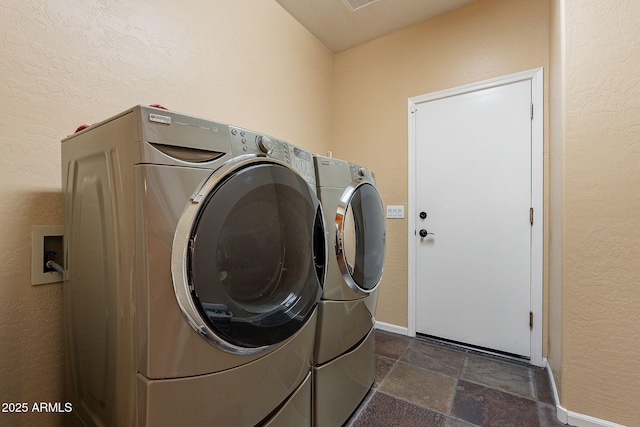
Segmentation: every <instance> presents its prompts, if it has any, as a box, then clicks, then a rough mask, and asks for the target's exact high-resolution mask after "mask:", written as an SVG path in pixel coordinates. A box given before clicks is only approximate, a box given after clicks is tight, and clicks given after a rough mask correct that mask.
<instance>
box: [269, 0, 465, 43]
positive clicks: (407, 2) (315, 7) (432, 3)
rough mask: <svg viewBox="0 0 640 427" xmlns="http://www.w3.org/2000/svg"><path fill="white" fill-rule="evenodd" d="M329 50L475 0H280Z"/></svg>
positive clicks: (393, 29) (371, 37)
mask: <svg viewBox="0 0 640 427" xmlns="http://www.w3.org/2000/svg"><path fill="white" fill-rule="evenodd" d="M276 1H277V2H278V3H279V4H280V5H281V6H282V7H283V8H284V9H285V10H286V11H287V12H289V13H290V14H291V15H292V16H293V17H294V18H295V19H297V20H298V21H299V22H300V23H301V24H302V25H303V26H304V27H305V28H306V29H307V30H309V31H310V32H311V33H312V34H313V35H314V36H316V37H317V38H318V40H320V41H321V42H322V43H323V44H324V45H325V46H326V47H327V48H329V50H331V51H332V52H334V53H338V52H341V51H343V50H345V49H349V48H350V47H353V46H356V45H358V44H360V43H364V42H366V41H369V40H373V39H375V38H377V37H380V36H383V35H385V34H389V33H392V32H394V31H397V30H399V29H401V28H405V27H408V26H410V25H413V24H417V23H419V22H422V21H425V20H427V19H429V18H432V17H434V16H437V15H441V14H443V13H445V12H448V11H450V10H453V9H457V8H459V7H461V6H464V5H466V4H469V3H471V2H473V1H474V0H276Z"/></svg>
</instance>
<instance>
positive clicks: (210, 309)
mask: <svg viewBox="0 0 640 427" xmlns="http://www.w3.org/2000/svg"><path fill="white" fill-rule="evenodd" d="M200 198H201V200H198V199H200ZM325 245H326V243H325V234H324V222H323V216H322V211H321V207H320V203H319V201H318V199H317V197H316V195H315V193H314V192H313V191H312V190H311V187H310V186H309V185H308V184H307V182H306V181H304V179H302V177H300V175H298V174H297V173H296V172H294V171H293V170H292V169H290V168H289V167H288V166H287V165H285V164H283V163H280V162H276V161H272V160H265V159H261V160H256V159H253V160H250V161H244V162H241V164H240V165H235V166H230V167H227V168H223V170H219V171H216V172H214V173H213V174H212V176H211V177H210V178H209V180H208V181H207V183H205V185H204V186H203V187H202V190H201V191H200V194H198V195H196V197H194V199H193V203H192V204H191V206H188V207H187V209H186V210H185V212H184V213H183V216H182V217H181V219H180V221H179V224H178V227H177V230H176V237H175V241H174V247H173V254H172V257H173V259H172V272H173V276H174V288H175V290H176V296H177V298H178V302H179V304H180V306H181V308H182V311H183V312H184V313H185V315H186V316H187V319H188V320H189V322H190V323H191V325H192V326H193V327H194V328H195V329H196V330H197V331H198V332H200V333H201V334H202V335H204V337H205V338H207V339H208V340H209V341H210V342H211V343H213V344H214V345H216V346H218V347H220V348H222V349H224V350H226V351H230V352H233V353H238V354H251V353H256V352H259V351H262V350H264V349H266V348H268V347H270V346H272V345H275V344H277V343H279V342H282V341H284V340H286V339H287V338H289V337H291V336H292V335H293V334H295V333H296V331H298V330H299V329H300V328H301V327H302V326H303V325H304V324H305V323H306V322H307V320H308V319H309V317H310V316H311V315H312V314H313V310H314V308H315V307H316V304H317V302H318V300H319V299H320V296H321V294H322V283H323V281H324V274H325V269H326V266H325V264H326V263H325V260H326V247H325Z"/></svg>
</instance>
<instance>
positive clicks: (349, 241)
mask: <svg viewBox="0 0 640 427" xmlns="http://www.w3.org/2000/svg"><path fill="white" fill-rule="evenodd" d="M385 238H386V237H385V224H384V212H383V206H382V199H381V198H380V194H379V193H378V190H376V188H375V186H374V185H373V184H371V183H370V182H365V181H355V182H354V183H352V184H351V185H350V186H349V187H347V189H346V190H345V192H344V193H343V195H342V197H341V198H340V202H339V203H338V212H337V214H336V257H337V260H338V267H339V268H340V272H341V273H342V277H343V278H344V280H345V282H346V283H347V285H348V286H349V288H351V290H353V291H354V292H356V293H358V294H369V293H371V292H373V291H374V290H375V288H376V287H377V286H378V284H379V283H380V279H381V278H382V271H383V268H384V256H385Z"/></svg>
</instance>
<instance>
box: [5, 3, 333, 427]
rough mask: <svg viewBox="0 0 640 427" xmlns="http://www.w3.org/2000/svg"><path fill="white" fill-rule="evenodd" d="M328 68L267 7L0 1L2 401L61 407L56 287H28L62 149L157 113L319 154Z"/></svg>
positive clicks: (56, 219) (326, 55)
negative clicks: (124, 118) (143, 111)
mask: <svg viewBox="0 0 640 427" xmlns="http://www.w3.org/2000/svg"><path fill="white" fill-rule="evenodd" d="M332 61H333V57H332V55H331V53H330V52H329V51H328V50H327V49H326V48H324V47H323V46H322V45H321V44H320V43H319V42H318V41H317V40H316V39H315V38H314V37H313V36H311V35H310V34H309V33H308V32H307V31H306V30H304V29H303V28H302V27H301V26H300V24H299V23H298V22H297V21H295V20H294V19H293V18H292V17H291V16H290V15H288V14H287V13H286V12H285V11H284V10H283V9H282V8H281V7H280V6H279V5H278V4H277V3H276V2H275V1H253V0H236V1H226V0H206V1H205V0H198V1H190V2H188V5H187V3H185V2H183V1H176V0H154V1H151V0H139V1H128V2H104V1H98V0H82V1H81V0H45V1H40V0H3V1H2V3H1V4H0V99H1V100H2V101H1V102H0V117H1V120H0V183H1V184H0V230H1V231H2V238H1V239H0V402H27V403H30V404H31V403H33V402H40V401H44V402H56V401H64V400H63V399H64V394H63V393H64V380H63V378H64V376H63V370H64V352H65V347H64V339H63V333H64V329H63V316H62V308H63V298H62V286H61V285H60V284H52V285H44V286H37V287H32V286H31V285H30V262H31V238H30V233H31V227H32V226H34V225H57V224H61V223H62V213H61V209H62V207H61V196H60V189H61V183H60V181H61V179H60V140H61V139H62V138H63V137H65V136H66V135H68V134H70V133H73V131H74V130H75V129H76V127H77V126H78V125H80V124H82V123H93V122H95V121H99V120H102V119H105V118H107V117H109V116H111V115H113V114H115V113H118V112H120V111H121V110H124V109H126V108H128V107H131V106H133V105H135V104H151V103H160V104H163V105H166V106H167V107H169V108H171V109H173V110H177V111H182V112H186V113H190V114H194V115H198V116H203V117H207V118H212V119H215V120H219V121H224V122H229V123H233V124H236V125H240V126H244V127H248V128H252V129H256V130H260V131H262V132H266V133H269V134H272V135H274V136H278V137H281V138H283V139H286V140H289V141H291V142H294V143H297V144H300V145H303V146H305V147H307V148H308V149H309V150H313V151H325V150H326V149H327V145H328V143H329V141H330V138H331V134H330V128H331V116H330V112H331V102H332V99H331V97H332V92H331V85H332V82H331V79H332ZM60 422H61V421H60V419H59V417H58V416H57V415H55V414H45V415H37V414H28V415H13V416H11V415H7V414H4V413H0V425H2V426H8V425H18V426H19V425H24V426H33V425H56V424H57V423H60Z"/></svg>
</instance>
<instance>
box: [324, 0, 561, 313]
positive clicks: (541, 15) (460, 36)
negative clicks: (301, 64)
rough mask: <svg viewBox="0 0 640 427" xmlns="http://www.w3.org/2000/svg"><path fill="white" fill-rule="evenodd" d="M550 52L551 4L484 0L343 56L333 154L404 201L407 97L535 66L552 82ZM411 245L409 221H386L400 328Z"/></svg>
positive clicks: (389, 303)
mask: <svg viewBox="0 0 640 427" xmlns="http://www.w3.org/2000/svg"><path fill="white" fill-rule="evenodd" d="M548 52H549V2H548V1H547V0H535V1H527V2H524V1H511V0H479V1H477V2H474V3H471V4H470V5H468V6H465V7H462V8H460V9H457V10H455V11H453V12H451V13H448V14H446V15H442V16H440V17H437V18H434V19H431V20H428V21H426V22H424V23H421V24H418V25H414V26H412V27H409V28H407V29H404V30H401V31H398V32H395V33H393V34H391V35H388V36H385V37H381V38H379V39H376V40H374V41H371V42H369V43H366V44H363V45H360V46H358V47H355V48H353V49H350V50H347V51H345V52H342V53H340V54H338V55H336V60H335V88H334V93H335V110H334V123H335V127H334V142H333V145H334V150H333V152H334V155H335V157H338V158H347V159H350V160H352V161H355V162H361V163H363V164H365V165H367V166H369V167H371V168H372V169H373V170H374V171H375V172H376V179H377V183H378V186H379V188H380V191H381V195H382V198H383V201H384V203H385V205H405V206H406V205H407V197H408V196H407V164H408V158H407V156H408V153H407V130H408V126H407V122H408V117H407V101H408V98H410V97H413V96H418V95H422V94H426V93H430V92H434V91H438V90H442V89H448V88H451V87H456V86H460V85H463V84H467V83H474V82H477V81H481V80H485V79H489V78H494V77H499V76H503V75H507V74H511V73H516V72H519V71H525V70H529V69H533V68H537V67H544V68H545V78H546V76H547V70H548V65H549V64H548V62H549V57H548ZM545 110H546V109H545ZM545 139H546V138H545ZM546 153H547V149H546V146H545V155H546ZM407 243H408V242H407V223H406V220H397V219H394V220H387V258H386V263H385V273H384V277H383V281H382V283H381V286H380V298H379V301H378V310H377V315H376V317H377V320H379V321H382V322H387V323H391V324H394V325H400V326H406V325H407Z"/></svg>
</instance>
